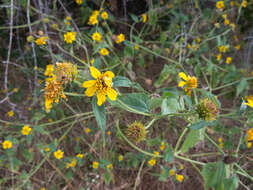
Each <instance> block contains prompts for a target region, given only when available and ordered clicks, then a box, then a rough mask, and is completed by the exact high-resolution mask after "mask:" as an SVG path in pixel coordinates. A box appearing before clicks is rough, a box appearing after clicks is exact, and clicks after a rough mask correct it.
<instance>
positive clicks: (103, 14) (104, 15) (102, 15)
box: [101, 11, 108, 20]
mask: <svg viewBox="0 0 253 190" xmlns="http://www.w3.org/2000/svg"><path fill="white" fill-rule="evenodd" d="M101 18H102V19H104V20H106V19H108V13H107V12H106V11H103V12H102V13H101Z"/></svg>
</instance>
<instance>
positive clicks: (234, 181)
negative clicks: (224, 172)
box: [224, 174, 239, 190]
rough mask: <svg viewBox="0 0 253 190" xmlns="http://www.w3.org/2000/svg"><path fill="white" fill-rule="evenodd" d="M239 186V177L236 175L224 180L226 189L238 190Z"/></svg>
mask: <svg viewBox="0 0 253 190" xmlns="http://www.w3.org/2000/svg"><path fill="white" fill-rule="evenodd" d="M238 185H239V184H238V177H237V176H236V175H235V174H234V175H233V176H232V177H230V178H228V179H225V180H224V186H225V187H226V189H229V190H236V189H237V188H238Z"/></svg>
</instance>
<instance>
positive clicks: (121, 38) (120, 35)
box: [116, 34, 125, 44]
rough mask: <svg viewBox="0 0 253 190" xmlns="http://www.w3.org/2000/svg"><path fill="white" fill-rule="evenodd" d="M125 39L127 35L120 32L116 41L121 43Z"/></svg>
mask: <svg viewBox="0 0 253 190" xmlns="http://www.w3.org/2000/svg"><path fill="white" fill-rule="evenodd" d="M124 40H125V35H124V34H119V35H118V36H117V39H116V43H117V44H120V43H121V42H123V41H124Z"/></svg>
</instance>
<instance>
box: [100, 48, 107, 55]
mask: <svg viewBox="0 0 253 190" xmlns="http://www.w3.org/2000/svg"><path fill="white" fill-rule="evenodd" d="M99 53H100V54H101V55H103V56H106V55H108V54H109V51H108V50H107V49H106V48H101V49H100V51H99Z"/></svg>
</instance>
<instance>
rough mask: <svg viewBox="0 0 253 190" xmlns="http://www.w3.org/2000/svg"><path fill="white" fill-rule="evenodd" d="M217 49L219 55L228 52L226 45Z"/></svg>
mask: <svg viewBox="0 0 253 190" xmlns="http://www.w3.org/2000/svg"><path fill="white" fill-rule="evenodd" d="M218 48H219V51H220V53H226V52H227V51H228V46H226V45H222V46H219V47H218Z"/></svg>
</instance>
